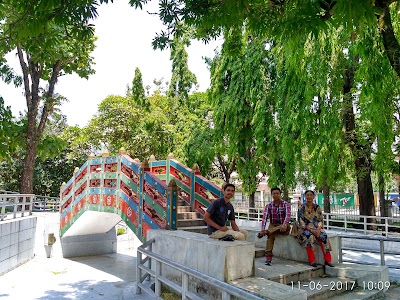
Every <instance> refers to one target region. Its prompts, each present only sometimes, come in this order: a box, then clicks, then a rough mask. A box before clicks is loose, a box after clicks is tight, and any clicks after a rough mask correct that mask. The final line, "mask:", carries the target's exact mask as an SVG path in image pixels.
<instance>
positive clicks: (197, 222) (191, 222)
mask: <svg viewBox="0 0 400 300" xmlns="http://www.w3.org/2000/svg"><path fill="white" fill-rule="evenodd" d="M204 225H206V222H204V220H203V219H188V220H176V227H192V226H204Z"/></svg>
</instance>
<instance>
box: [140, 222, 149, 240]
mask: <svg viewBox="0 0 400 300" xmlns="http://www.w3.org/2000/svg"><path fill="white" fill-rule="evenodd" d="M142 228H143V229H142V235H143V236H144V237H145V239H146V240H147V231H148V230H150V229H151V227H150V225H148V224H147V223H146V222H145V221H142Z"/></svg>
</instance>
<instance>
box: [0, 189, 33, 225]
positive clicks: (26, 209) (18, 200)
mask: <svg viewBox="0 0 400 300" xmlns="http://www.w3.org/2000/svg"><path fill="white" fill-rule="evenodd" d="M34 197H35V195H33V194H0V221H4V219H6V218H8V217H10V216H11V217H12V218H13V219H15V218H17V217H24V216H25V215H26V214H28V215H29V216H30V215H32V206H33V198H34Z"/></svg>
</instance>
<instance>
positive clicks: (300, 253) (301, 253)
mask: <svg viewBox="0 0 400 300" xmlns="http://www.w3.org/2000/svg"><path fill="white" fill-rule="evenodd" d="M245 229H246V230H248V229H247V228H245ZM248 232H249V237H248V240H249V241H254V243H255V246H256V247H257V248H263V249H265V245H266V243H267V237H263V238H261V239H258V238H257V237H256V235H257V233H258V232H259V229H257V230H251V229H250V230H248ZM328 236H329V239H330V242H331V247H332V251H331V254H332V263H334V264H337V263H338V261H339V259H338V258H339V238H338V237H337V236H336V235H332V234H331V235H329V234H328ZM314 250H315V251H314V252H315V259H316V262H317V263H319V264H324V262H325V260H324V256H323V254H322V251H321V248H320V247H319V245H315V247H314ZM273 254H274V256H276V257H281V258H285V259H289V260H295V261H301V262H306V263H307V262H308V257H307V252H306V249H305V248H304V247H303V246H302V245H300V244H299V243H298V241H297V238H295V237H293V236H291V235H278V236H277V237H276V238H275V244H274V250H273Z"/></svg>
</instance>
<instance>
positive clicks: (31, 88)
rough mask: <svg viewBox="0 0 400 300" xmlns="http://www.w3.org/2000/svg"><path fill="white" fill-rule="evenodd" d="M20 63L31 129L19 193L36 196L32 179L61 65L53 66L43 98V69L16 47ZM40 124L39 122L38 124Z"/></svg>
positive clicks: (28, 130) (59, 62)
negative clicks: (41, 81) (41, 89)
mask: <svg viewBox="0 0 400 300" xmlns="http://www.w3.org/2000/svg"><path fill="white" fill-rule="evenodd" d="M17 53H18V58H19V62H20V65H21V69H22V74H23V84H24V90H25V98H26V105H27V109H28V129H27V133H26V153H25V158H24V166H23V171H22V178H21V185H20V193H23V194H31V193H33V177H34V170H35V162H36V154H37V146H38V143H39V141H40V139H41V136H42V134H43V131H44V128H45V126H46V123H47V118H48V116H49V114H51V113H52V112H53V109H54V98H53V95H54V88H55V84H56V82H57V78H58V75H59V73H60V70H61V66H62V62H61V60H57V62H56V63H55V64H54V65H53V69H52V73H51V77H50V79H49V81H48V88H47V91H46V93H45V94H44V95H40V90H39V86H40V85H39V83H40V78H41V76H42V72H43V70H42V68H41V66H40V65H39V64H38V63H36V62H34V61H32V60H31V59H30V57H29V56H28V55H26V61H25V56H24V53H23V50H22V48H21V47H20V46H18V47H17ZM42 100H43V102H44V104H43V108H42V111H41V114H39V104H40V102H41V101H42ZM38 120H39V122H38Z"/></svg>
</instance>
